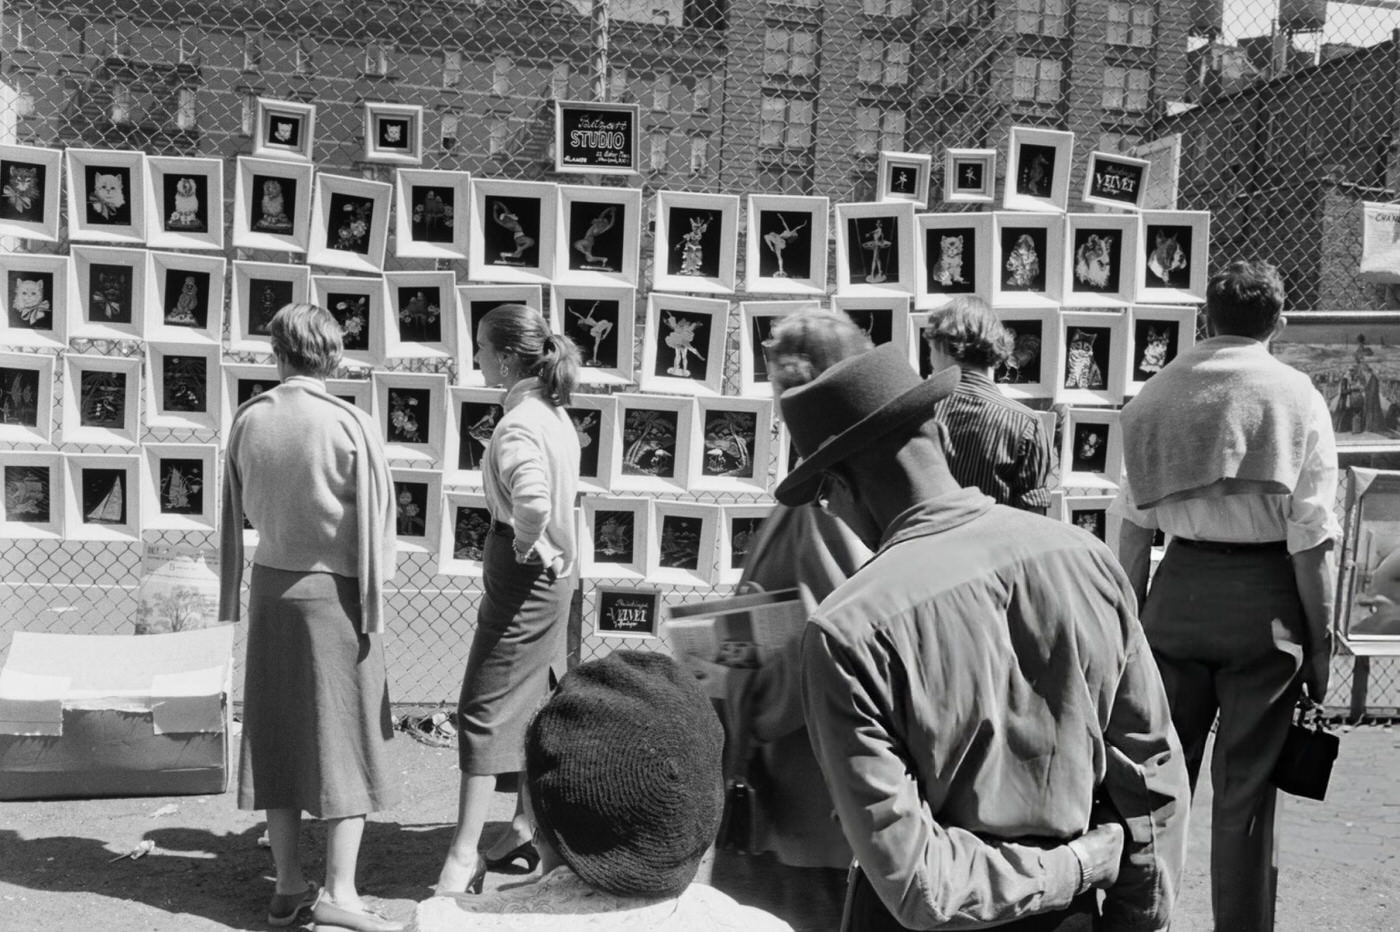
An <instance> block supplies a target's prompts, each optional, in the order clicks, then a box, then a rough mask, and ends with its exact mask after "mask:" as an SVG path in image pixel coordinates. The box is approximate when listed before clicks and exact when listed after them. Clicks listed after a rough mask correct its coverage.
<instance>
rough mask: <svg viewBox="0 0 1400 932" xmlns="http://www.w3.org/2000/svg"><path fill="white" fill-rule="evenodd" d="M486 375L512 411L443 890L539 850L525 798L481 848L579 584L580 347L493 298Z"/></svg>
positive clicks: (487, 472)
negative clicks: (501, 831)
mask: <svg viewBox="0 0 1400 932" xmlns="http://www.w3.org/2000/svg"><path fill="white" fill-rule="evenodd" d="M476 344H477V356H476V358H477V362H478V363H479V364H480V366H481V372H482V374H483V375H484V376H485V377H486V383H487V384H488V385H501V386H504V387H505V389H506V397H505V400H504V403H503V407H504V409H505V413H504V415H503V416H502V417H501V420H500V422H499V423H497V425H496V428H495V431H494V433H493V434H492V435H491V442H490V443H489V444H488V446H487V448H486V454H485V460H484V464H483V467H482V472H483V479H484V484H485V491H486V504H487V507H488V509H489V510H490V512H491V531H490V533H489V534H488V535H487V538H486V551H485V555H484V557H483V560H484V564H485V566H484V572H483V584H484V586H485V593H484V595H483V596H482V600H481V610H480V612H479V613H478V615H477V626H476V637H475V638H474V639H473V640H472V646H471V652H470V654H469V655H468V657H467V670H466V675H465V676H464V677H463V681H462V696H461V699H460V700H459V701H458V704H457V715H458V719H459V725H460V728H459V747H458V758H459V766H460V769H461V771H462V785H461V793H460V796H459V799H458V805H459V808H458V813H457V830H456V832H455V834H454V835H453V838H452V844H451V847H450V848H449V849H448V852H447V860H446V862H445V863H444V864H443V867H442V873H441V874H440V875H439V877H438V884H437V889H438V892H439V893H459V892H461V891H463V890H466V889H471V890H473V892H475V891H479V890H480V888H481V883H482V879H483V877H484V876H485V873H486V871H487V869H488V868H496V867H500V866H504V865H506V864H511V863H513V862H514V861H516V860H523V861H524V862H525V864H526V866H527V867H528V868H529V869H531V870H533V869H534V866H535V864H536V863H537V862H538V860H539V855H538V853H537V852H536V851H535V849H534V847H533V845H532V844H531V843H530V838H531V835H532V830H531V827H530V824H529V820H528V819H527V818H526V817H525V815H524V814H523V812H522V810H521V808H520V806H519V805H517V807H516V815H515V818H514V819H513V820H512V822H511V828H510V829H509V830H508V831H507V832H506V833H505V835H504V836H503V837H501V838H499V839H497V840H496V842H495V843H494V844H493V845H491V846H490V848H488V849H487V850H485V851H479V850H478V847H477V846H478V845H479V844H480V842H481V831H482V828H483V827H484V825H485V823H486V814H487V810H488V809H489V807H490V803H491V795H492V793H493V792H494V791H495V785H496V776H497V775H498V774H503V773H519V772H520V771H522V770H523V769H524V763H525V758H524V754H525V750H524V748H525V726H526V725H527V724H528V723H529V720H530V716H531V715H532V714H533V713H534V711H535V710H536V709H537V708H539V707H540V705H542V704H543V703H544V700H545V694H546V691H547V688H548V676H549V662H550V660H551V659H552V658H553V657H555V656H556V655H557V653H558V648H559V641H560V639H561V638H562V637H563V636H564V629H565V619H566V618H567V617H568V614H569V597H570V594H571V593H572V590H573V580H572V577H573V571H574V559H575V549H576V548H575V540H574V527H573V509H574V499H575V497H576V493H577V491H578V470H579V443H578V433H577V432H576V431H575V429H574V425H573V422H572V421H570V420H569V415H568V414H567V413H566V412H565V411H564V405H567V404H569V402H570V401H571V400H572V395H573V390H574V386H575V384H576V383H577V381H578V370H579V353H578V348H577V347H575V346H574V344H573V342H572V341H571V340H569V339H568V338H567V337H563V336H560V335H559V334H556V333H551V332H550V329H549V324H547V323H546V322H545V319H544V317H543V316H542V315H541V314H540V312H539V311H536V310H534V309H533V308H529V307H526V306H525V305H523V304H506V305H502V306H501V307H497V308H494V309H492V310H491V311H490V312H489V313H488V314H486V316H485V317H483V318H482V319H481V323H480V324H479V325H478V327H477V331H476Z"/></svg>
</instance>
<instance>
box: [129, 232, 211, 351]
mask: <svg viewBox="0 0 1400 932" xmlns="http://www.w3.org/2000/svg"><path fill="white" fill-rule="evenodd" d="M147 255H148V256H149V257H150V265H149V266H147V268H146V280H147V282H148V283H149V289H148V290H147V294H148V295H149V301H150V303H149V304H148V305H147V308H146V321H145V329H146V334H145V338H146V340H148V341H154V342H158V343H193V344H200V345H203V344H211V343H212V344H216V345H217V344H218V343H219V342H220V341H221V340H222V339H223V332H224V287H225V273H226V271H227V268H226V267H227V265H228V260H227V259H225V258H224V257H223V256H206V255H200V254H198V253H189V252H156V251H152V252H150V253H148V254H147Z"/></svg>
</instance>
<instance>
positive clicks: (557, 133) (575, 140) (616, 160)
mask: <svg viewBox="0 0 1400 932" xmlns="http://www.w3.org/2000/svg"><path fill="white" fill-rule="evenodd" d="M640 126H641V108H640V107H639V106H638V105H637V104H605V103H591V102H587V101H566V100H560V101H555V103H554V170H555V171H557V172H582V173H585V174H632V173H635V172H636V171H637V170H638V164H637V160H638V158H639V155H638V151H637V140H638V138H639V135H640V132H641V129H640Z"/></svg>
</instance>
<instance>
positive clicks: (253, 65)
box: [243, 31, 263, 71]
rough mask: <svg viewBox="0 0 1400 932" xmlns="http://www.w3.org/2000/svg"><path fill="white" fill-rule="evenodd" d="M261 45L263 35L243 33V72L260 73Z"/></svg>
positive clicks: (255, 32)
mask: <svg viewBox="0 0 1400 932" xmlns="http://www.w3.org/2000/svg"><path fill="white" fill-rule="evenodd" d="M262 43H263V34H262V33H261V32H257V31H254V32H245V33H243V70H244V71H261V70H262V57H263V51H262Z"/></svg>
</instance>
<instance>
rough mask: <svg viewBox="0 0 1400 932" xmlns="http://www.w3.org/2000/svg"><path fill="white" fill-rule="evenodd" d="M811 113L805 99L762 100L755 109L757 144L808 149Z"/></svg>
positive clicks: (776, 98)
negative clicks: (757, 114)
mask: <svg viewBox="0 0 1400 932" xmlns="http://www.w3.org/2000/svg"><path fill="white" fill-rule="evenodd" d="M815 112H816V111H815V108H814V107H813V106H812V102H811V101H810V100H807V99H805V98H795V99H792V100H788V99H785V98H782V97H764V98H763V103H762V105H761V106H760V109H759V123H758V144H759V145H760V146H779V147H782V148H784V149H810V148H811V146H812V121H813V117H814V115H815Z"/></svg>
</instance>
